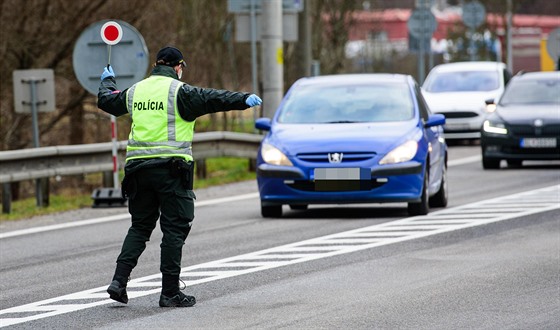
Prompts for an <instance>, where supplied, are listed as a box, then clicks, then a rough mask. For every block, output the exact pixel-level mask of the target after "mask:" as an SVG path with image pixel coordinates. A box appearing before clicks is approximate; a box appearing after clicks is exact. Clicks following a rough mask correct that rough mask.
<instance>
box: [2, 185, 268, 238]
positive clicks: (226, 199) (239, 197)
mask: <svg viewBox="0 0 560 330" xmlns="http://www.w3.org/2000/svg"><path fill="white" fill-rule="evenodd" d="M258 197H259V193H256V192H255V193H249V194H244V195H237V196H231V197H224V198H216V199H211V200H207V201H202V202H196V201H195V207H198V206H207V205H215V204H221V203H228V202H235V201H239V200H244V199H251V198H258ZM127 219H130V214H128V213H124V214H117V215H111V216H107V217H102V218H95V219H89V220H82V221H77V222H67V223H61V224H57V225H50V226H43V227H34V228H29V229H21V230H14V231H10V232H6V233H2V234H0V239H3V238H8V237H15V236H22V235H29V234H36V233H42V232H45V231H51V230H57V229H64V228H73V227H81V226H89V225H95V224H98V223H103V222H110V221H119V220H127Z"/></svg>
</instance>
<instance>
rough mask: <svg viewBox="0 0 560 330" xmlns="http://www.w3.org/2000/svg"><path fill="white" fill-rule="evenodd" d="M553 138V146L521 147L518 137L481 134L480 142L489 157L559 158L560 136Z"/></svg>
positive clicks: (521, 158)
mask: <svg viewBox="0 0 560 330" xmlns="http://www.w3.org/2000/svg"><path fill="white" fill-rule="evenodd" d="M555 139H556V147H555V148H523V147H521V138H519V137H511V136H494V135H488V134H482V136H481V140H480V144H481V146H482V153H483V156H484V157H485V158H489V159H506V160H507V159H512V160H513V159H515V160H560V138H555Z"/></svg>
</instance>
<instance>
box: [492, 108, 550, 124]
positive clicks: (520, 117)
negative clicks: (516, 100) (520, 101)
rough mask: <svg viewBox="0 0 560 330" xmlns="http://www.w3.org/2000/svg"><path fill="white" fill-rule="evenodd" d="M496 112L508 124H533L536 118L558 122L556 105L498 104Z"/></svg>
mask: <svg viewBox="0 0 560 330" xmlns="http://www.w3.org/2000/svg"><path fill="white" fill-rule="evenodd" d="M496 113H497V115H498V116H500V117H501V118H502V119H503V120H504V121H506V122H507V123H509V124H514V125H515V124H531V125H532V124H533V122H534V121H535V120H537V119H540V120H542V121H543V122H544V123H545V124H560V112H559V111H558V106H557V105H553V104H552V105H547V104H537V105H536V104H531V105H509V106H498V108H497V109H496Z"/></svg>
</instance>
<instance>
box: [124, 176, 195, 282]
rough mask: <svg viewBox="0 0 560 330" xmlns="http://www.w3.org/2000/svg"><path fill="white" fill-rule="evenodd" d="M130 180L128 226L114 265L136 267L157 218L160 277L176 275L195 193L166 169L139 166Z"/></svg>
mask: <svg viewBox="0 0 560 330" xmlns="http://www.w3.org/2000/svg"><path fill="white" fill-rule="evenodd" d="M131 181H132V182H131V184H132V186H133V188H132V189H131V192H130V194H129V201H128V209H129V212H130V214H131V216H132V226H131V227H130V229H129V230H128V234H127V235H126V238H125V239H124V243H123V246H122V250H121V253H120V255H119V257H118V258H117V264H123V265H126V266H128V267H130V270H132V268H134V267H135V266H136V264H137V263H138V258H139V257H140V255H141V254H142V252H144V249H145V248H146V242H147V241H149V240H150V236H151V234H152V231H153V230H154V228H155V227H156V223H157V220H158V218H159V220H160V228H161V231H162V233H163V238H162V241H161V262H160V271H161V273H162V274H163V275H164V277H165V275H172V276H178V275H179V274H180V272H181V257H182V248H183V245H184V244H185V240H186V238H187V236H188V234H189V232H190V230H191V224H192V220H193V219H194V199H195V198H196V197H195V194H194V192H193V191H192V190H188V189H187V188H186V187H185V185H184V184H183V183H182V181H181V179H180V178H177V177H172V176H171V174H170V170H169V169H168V168H146V169H140V170H138V171H137V172H135V173H134V174H133V176H132V178H131ZM160 213H161V217H160ZM128 267H126V268H128Z"/></svg>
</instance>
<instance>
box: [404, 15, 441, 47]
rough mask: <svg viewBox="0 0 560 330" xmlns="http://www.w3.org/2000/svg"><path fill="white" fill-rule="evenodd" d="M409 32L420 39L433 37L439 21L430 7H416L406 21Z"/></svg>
mask: <svg viewBox="0 0 560 330" xmlns="http://www.w3.org/2000/svg"><path fill="white" fill-rule="evenodd" d="M406 25H407V26H408V32H409V33H410V34H411V35H413V36H414V37H416V38H418V39H427V38H431V37H432V34H433V33H434V31H435V30H436V27H437V22H436V18H435V16H434V14H432V12H431V11H430V9H428V8H418V9H414V11H413V12H412V15H410V18H409V19H408V22H407V23H406Z"/></svg>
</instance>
